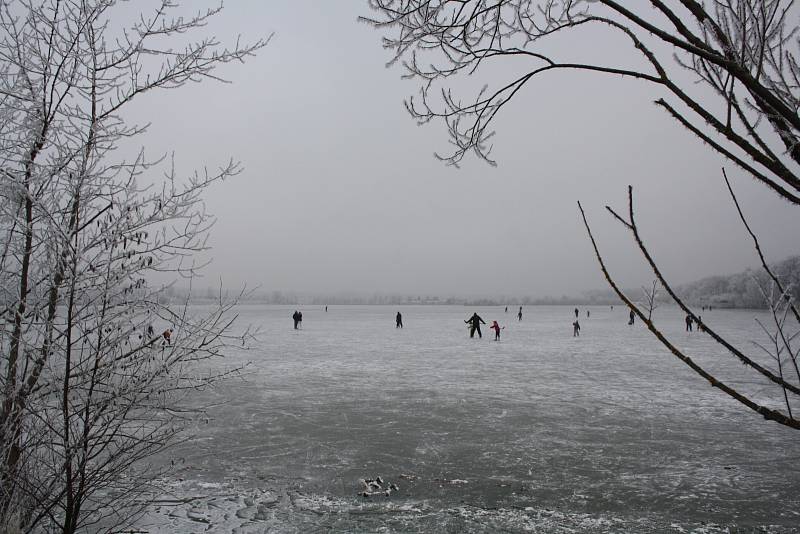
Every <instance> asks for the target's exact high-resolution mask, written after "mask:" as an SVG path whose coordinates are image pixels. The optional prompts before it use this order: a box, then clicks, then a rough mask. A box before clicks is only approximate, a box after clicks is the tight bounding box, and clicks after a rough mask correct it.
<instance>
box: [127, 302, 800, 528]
mask: <svg viewBox="0 0 800 534" xmlns="http://www.w3.org/2000/svg"><path fill="white" fill-rule="evenodd" d="M579 308H580V310H581V315H580V324H581V327H582V329H581V336H580V337H579V338H573V337H572V321H573V320H574V315H573V311H572V310H573V307H572V306H569V307H558V306H552V307H547V306H544V307H533V306H531V307H525V308H524V317H523V320H522V322H518V321H517V320H516V311H517V308H516V307H512V306H509V311H508V313H504V312H503V308H502V307H483V308H480V307H478V308H475V309H473V308H470V307H464V306H399V307H398V306H330V307H329V311H328V312H327V313H326V312H325V311H324V309H323V307H320V306H313V307H312V306H302V307H300V308H299V309H300V310H301V311H302V312H303V319H304V321H303V323H302V329H300V330H298V331H295V330H293V329H292V320H291V314H292V312H293V311H294V309H295V307H288V306H243V307H242V308H241V310H240V311H241V319H240V321H241V323H250V324H253V325H256V326H260V327H261V329H262V333H261V336H260V338H261V339H260V344H259V345H258V346H257V347H255V349H254V350H250V351H248V352H242V353H236V354H231V356H230V358H229V362H228V363H236V362H244V361H252V365H250V367H249V368H248V372H247V375H246V379H245V380H233V381H230V382H227V383H226V384H225V385H224V386H222V387H219V388H217V389H216V390H214V391H207V392H204V393H203V394H202V397H203V399H202V400H203V402H207V403H218V405H217V406H216V407H215V408H214V409H213V410H212V411H211V412H210V420H209V422H208V423H207V424H205V423H204V424H201V425H200V426H199V428H198V429H197V435H196V437H195V438H193V439H192V440H191V441H189V442H188V443H185V444H182V445H181V446H179V447H178V448H176V449H173V450H172V453H171V456H170V458H163V459H159V461H169V460H174V461H175V462H176V466H178V467H177V469H176V472H175V473H174V477H173V478H172V479H171V480H170V485H171V487H172V488H173V493H174V496H176V497H179V498H187V497H190V498H192V499H193V500H192V501H191V502H190V503H189V504H186V505H182V506H173V505H171V503H165V505H163V506H161V507H159V508H158V509H156V510H155V511H154V512H153V513H151V514H150V515H148V516H147V517H145V518H144V519H143V520H142V523H141V527H142V528H143V529H145V530H149V531H151V532H153V531H159V530H160V531H161V532H205V531H210V532H230V533H234V532H235V533H250V532H252V533H255V532H317V531H320V532H321V531H325V532H328V531H335V532H349V531H352V532H434V531H436V532H499V531H502V532H541V533H561V532H727V531H731V532H732V531H736V532H747V531H751V530H753V529H754V528H755V527H765V530H766V531H768V532H795V531H796V530H795V526H797V525H800V502H799V501H800V469H798V460H799V458H800V445H798V443H800V442H799V441H798V438H800V433H798V432H797V431H793V430H789V429H785V428H783V427H781V426H779V425H777V424H775V423H769V422H766V421H764V420H763V419H761V418H760V417H759V416H757V415H756V414H754V413H751V412H749V411H746V410H745V408H744V407H742V406H740V405H738V404H737V403H735V402H734V401H733V400H731V399H729V398H728V397H726V396H724V395H723V394H722V393H721V392H719V391H718V390H716V389H714V388H712V387H710V386H709V385H708V384H707V383H705V382H703V381H702V380H701V379H700V378H699V377H698V376H697V375H695V374H694V373H693V372H692V371H691V370H690V369H689V368H687V367H686V366H685V365H684V364H683V363H681V362H680V361H679V360H677V359H676V358H675V357H674V356H672V355H671V354H669V353H668V352H667V350H666V349H664V348H663V347H662V346H661V345H660V344H659V343H658V342H657V340H655V339H654V338H653V336H652V335H651V334H650V333H649V332H648V331H647V330H646V329H645V328H644V326H642V325H641V324H639V323H638V322H637V324H636V325H634V326H628V325H627V324H626V323H627V310H626V309H625V308H623V307H622V306H615V308H614V310H613V311H611V310H610V309H609V307H607V306H592V307H585V306H580V307H579ZM398 310H399V311H401V312H402V314H403V322H404V325H405V328H404V329H402V330H401V329H396V328H395V324H394V317H395V313H396V312H397V311H398ZM586 310H590V311H591V317H588V318H587V317H586ZM473 311H477V312H478V313H479V314H480V315H481V317H483V319H484V320H486V321H487V322H489V323H491V320H493V319H497V320H498V321H499V322H500V324H501V325H505V326H506V329H505V330H503V331H502V339H501V341H500V342H495V341H493V338H494V334H493V332H491V331H489V330H488V328H487V327H483V329H484V335H483V339H480V340H479V339H477V336H476V338H475V339H469V336H468V335H467V328H466V325H464V322H463V321H464V320H465V319H467V318H468V317H469V316H470V315H471V314H472V312H473ZM702 315H703V320H704V321H705V322H706V323H708V324H710V325H711V326H712V328H715V329H716V330H717V331H718V332H719V333H721V334H726V335H728V336H730V338H731V339H733V340H734V341H736V343H737V344H738V346H740V347H741V348H744V349H747V351H748V352H749V353H754V350H752V343H751V340H759V341H763V337H762V336H763V334H761V333H760V330H759V327H758V325H757V324H756V323H755V321H754V318H755V317H761V318H762V319H764V320H766V318H767V316H766V313H762V312H757V311H734V310H714V311H712V312H702ZM656 317H657V318H658V319H659V320H660V326H661V328H662V329H663V331H664V332H665V333H668V334H672V338H673V339H674V340H675V341H676V342H677V343H678V345H679V346H681V347H683V348H686V349H687V350H688V353H689V354H690V355H691V356H692V357H693V358H695V359H696V360H698V361H700V362H702V363H703V364H704V365H708V366H709V367H710V368H712V369H716V370H720V371H721V372H720V375H719V377H718V378H720V379H725V380H730V381H732V382H734V383H737V384H739V385H741V387H743V388H745V389H747V390H748V391H750V392H753V394H754V395H755V396H756V397H757V398H758V399H759V400H761V401H765V400H766V399H768V398H770V397H773V398H775V396H774V395H773V394H772V391H773V390H772V388H768V387H766V386H765V385H764V384H763V383H762V382H758V381H755V380H754V378H753V376H752V374H743V367H742V366H741V365H739V364H738V363H736V362H735V361H734V359H733V357H731V356H730V355H728V354H726V353H725V351H724V350H722V349H721V348H720V347H718V346H717V345H716V344H715V343H714V342H713V341H712V340H711V339H710V338H709V337H708V336H706V335H704V334H700V333H692V334H688V333H685V332H684V331H683V330H684V325H683V315H682V314H681V313H680V312H679V310H677V309H676V308H671V307H662V308H659V309H658V310H657V311H656ZM722 370H726V372H724V373H723V372H722ZM743 379H746V380H747V381H746V382H742V380H743ZM377 476H381V477H382V478H383V479H384V480H385V481H386V482H387V483H388V482H393V483H395V484H397V486H398V487H399V491H396V492H394V493H392V494H391V495H390V496H389V497H383V496H381V497H369V498H365V497H362V496H359V493H360V492H361V491H363V487H362V485H361V483H360V482H359V479H363V478H374V477H377ZM737 528H738V529H742V530H736V529H737Z"/></svg>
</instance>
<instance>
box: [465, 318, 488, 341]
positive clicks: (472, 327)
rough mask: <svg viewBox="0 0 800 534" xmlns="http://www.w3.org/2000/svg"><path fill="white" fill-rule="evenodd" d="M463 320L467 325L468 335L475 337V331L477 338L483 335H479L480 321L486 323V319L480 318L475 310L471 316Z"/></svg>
mask: <svg viewBox="0 0 800 534" xmlns="http://www.w3.org/2000/svg"><path fill="white" fill-rule="evenodd" d="M464 322H465V323H466V324H468V325H469V337H475V332H478V337H479V338H482V337H483V335H481V323H483V324H486V321H484V320H483V319H481V318H480V316H479V315H478V314H477V312H476V313H473V314H472V317H470V318H469V319H467V320H466V321H464Z"/></svg>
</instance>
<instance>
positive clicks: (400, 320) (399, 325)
mask: <svg viewBox="0 0 800 534" xmlns="http://www.w3.org/2000/svg"><path fill="white" fill-rule="evenodd" d="M394 320H395V322H396V323H397V325H396V326H395V328H403V316H402V315H400V312H397V317H395V318H394Z"/></svg>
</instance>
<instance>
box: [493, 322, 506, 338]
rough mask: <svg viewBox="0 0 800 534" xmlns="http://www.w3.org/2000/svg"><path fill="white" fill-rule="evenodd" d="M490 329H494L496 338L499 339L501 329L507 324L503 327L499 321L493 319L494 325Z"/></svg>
mask: <svg viewBox="0 0 800 534" xmlns="http://www.w3.org/2000/svg"><path fill="white" fill-rule="evenodd" d="M489 329H490V330H494V340H495V341H498V340H499V339H500V330H504V329H505V326H504V327H502V328H501V327H500V325H499V324H497V321H492V326H490V327H489Z"/></svg>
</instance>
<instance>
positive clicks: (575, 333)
mask: <svg viewBox="0 0 800 534" xmlns="http://www.w3.org/2000/svg"><path fill="white" fill-rule="evenodd" d="M703 309H705V307H704V308H703ZM611 310H612V311H613V310H614V306H611ZM325 311H326V312H327V311H328V307H327V306H325ZM505 311H506V312H508V306H506V307H505ZM574 313H575V321H574V322H573V323H572V337H580V335H581V325H580V322H578V316H579V315H580V310H578V308H575V310H574ZM586 317H587V318H588V317H591V312H590V311H589V310H586ZM635 317H636V315H635V314H634V312H633V310H630V314H629V315H628V324H629V325H632V324H634V321H635ZM292 319H293V320H294V328H295V330H297V328H298V326H299V324H300V323H301V322H303V313H302V312H299V311H297V310H295V312H294V313H293V314H292ZM517 320H518V321H522V306H520V307H519V311H518V312H517ZM701 320H702V318H701V317H700V316H699V315H698V316H697V319H693V318H692V316H691V315H687V316H686V331H687V332H691V331H692V328H693V326H694V324H695V323H696V324H697V331H698V332H700V331H702V330H704V328H703V324H702V322H701ZM464 323H465V324H466V325H467V326H468V328H469V337H470V338H474V337H475V333H476V332H477V334H478V337H479V338H483V333H482V332H481V325H482V324H483V325H485V324H486V321H484V320H483V318H481V316H480V315H478V313H477V312H476V313H473V314H472V317H470V318H469V319H467V320H466V321H464ZM395 328H403V315H402V314H401V313H400V312H397V315H396V316H395ZM505 328H506V327H505V326H500V324H499V323H498V322H497V321H492V324H491V325H490V326H489V329H490V330H494V340H495V341H499V340H500V331H501V330H505ZM171 333H172V331H171V330H170V331H169V332H164V339H165V340H166V342H167V343H169V342H170V337H169V336H170V334H171Z"/></svg>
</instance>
